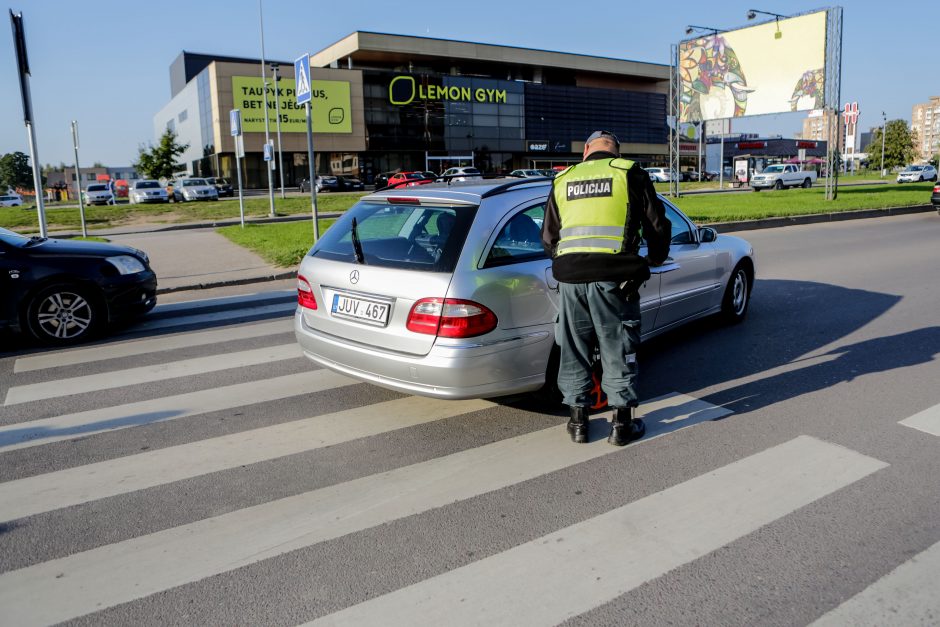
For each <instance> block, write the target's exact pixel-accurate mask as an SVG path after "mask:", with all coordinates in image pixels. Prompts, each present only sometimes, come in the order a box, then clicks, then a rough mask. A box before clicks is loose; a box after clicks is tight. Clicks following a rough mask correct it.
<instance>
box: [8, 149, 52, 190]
mask: <svg viewBox="0 0 940 627" xmlns="http://www.w3.org/2000/svg"><path fill="white" fill-rule="evenodd" d="M43 180H45V177H43ZM8 187H12V188H13V189H33V168H32V166H30V165H29V157H28V156H26V155H25V154H24V153H22V152H10V153H7V154H5V155H3V156H2V157H0V189H3V190H5V189H6V188H8Z"/></svg>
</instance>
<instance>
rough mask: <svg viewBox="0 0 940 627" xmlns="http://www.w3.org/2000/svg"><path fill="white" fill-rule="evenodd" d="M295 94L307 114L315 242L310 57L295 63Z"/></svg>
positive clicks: (317, 234)
mask: <svg viewBox="0 0 940 627" xmlns="http://www.w3.org/2000/svg"><path fill="white" fill-rule="evenodd" d="M294 86H295V89H294V93H295V94H296V95H297V104H302V105H304V110H305V111H306V112H307V165H308V168H309V170H310V209H311V211H312V212H313V240H314V241H317V240H318V239H320V216H319V215H318V214H317V169H316V157H315V154H314V151H313V122H312V120H311V117H312V115H311V99H312V98H313V91H312V90H311V89H310V56H309V55H306V54H305V55H303V56H302V57H299V58H298V59H297V60H296V61H294Z"/></svg>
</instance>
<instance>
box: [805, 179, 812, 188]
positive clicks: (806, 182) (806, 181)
mask: <svg viewBox="0 0 940 627" xmlns="http://www.w3.org/2000/svg"><path fill="white" fill-rule="evenodd" d="M812 186H813V182H812V181H811V180H809V179H803V189H809V188H810V187H812Z"/></svg>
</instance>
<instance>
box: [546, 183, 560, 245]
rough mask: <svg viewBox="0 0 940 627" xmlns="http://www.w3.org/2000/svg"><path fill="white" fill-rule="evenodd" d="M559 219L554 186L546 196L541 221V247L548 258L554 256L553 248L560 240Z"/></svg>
mask: <svg viewBox="0 0 940 627" xmlns="http://www.w3.org/2000/svg"><path fill="white" fill-rule="evenodd" d="M560 233H561V217H560V216H559V215H558V206H557V205H555V185H554V184H552V191H551V192H549V194H548V202H547V203H545V217H544V218H543V219H542V247H543V248H544V249H545V254H547V255H548V256H549V257H554V256H555V246H557V245H558V240H559V239H560V238H561V235H560Z"/></svg>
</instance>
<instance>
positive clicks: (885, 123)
mask: <svg viewBox="0 0 940 627" xmlns="http://www.w3.org/2000/svg"><path fill="white" fill-rule="evenodd" d="M887 134H888V116H886V115H885V112H884V111H882V112H881V178H884V177H885V135H887Z"/></svg>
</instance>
